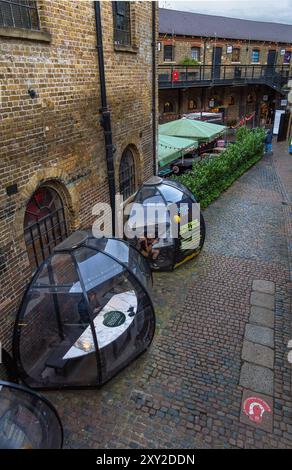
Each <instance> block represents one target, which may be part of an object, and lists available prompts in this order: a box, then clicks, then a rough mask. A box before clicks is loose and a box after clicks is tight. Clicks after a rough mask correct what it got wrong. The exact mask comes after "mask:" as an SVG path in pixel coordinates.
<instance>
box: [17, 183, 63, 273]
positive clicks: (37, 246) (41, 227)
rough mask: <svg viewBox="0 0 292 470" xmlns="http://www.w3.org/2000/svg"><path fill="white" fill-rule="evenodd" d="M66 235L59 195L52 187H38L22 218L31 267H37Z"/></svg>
mask: <svg viewBox="0 0 292 470" xmlns="http://www.w3.org/2000/svg"><path fill="white" fill-rule="evenodd" d="M67 236H68V230H67V224H66V218H65V211H64V207H63V203H62V200H61V198H60V196H59V195H58V194H57V192H56V191H54V190H53V189H52V188H45V187H42V188H40V189H39V190H37V191H36V192H35V193H34V195H33V196H32V198H31V199H30V201H29V202H28V205H27V208H26V213H25V220H24V238H25V243H26V248H27V252H28V257H29V260H30V263H31V266H32V267H33V269H35V268H38V267H39V266H40V264H41V263H42V262H43V261H44V260H45V259H46V258H47V257H48V256H49V255H50V254H51V253H52V252H53V249H54V247H55V246H56V245H58V244H59V243H60V242H61V241H63V240H64V239H65V238H66V237H67Z"/></svg>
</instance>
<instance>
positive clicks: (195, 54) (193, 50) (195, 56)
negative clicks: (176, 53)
mask: <svg viewBox="0 0 292 470" xmlns="http://www.w3.org/2000/svg"><path fill="white" fill-rule="evenodd" d="M191 56H192V59H193V60H197V61H199V60H200V48H199V47H192V48H191Z"/></svg>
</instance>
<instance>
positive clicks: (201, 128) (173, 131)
mask: <svg viewBox="0 0 292 470" xmlns="http://www.w3.org/2000/svg"><path fill="white" fill-rule="evenodd" d="M225 129H226V127H225V126H220V125H219V124H212V123H210V122H204V121H196V120H193V119H187V118H182V119H178V120H176V121H171V122H167V123H166V124H161V125H160V126H159V134H160V135H171V136H176V137H187V138H190V139H197V140H199V141H201V142H202V141H205V142H206V141H210V140H213V139H215V137H217V136H219V135H220V134H222V133H223V132H224V131H225Z"/></svg>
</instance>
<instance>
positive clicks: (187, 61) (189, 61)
mask: <svg viewBox="0 0 292 470" xmlns="http://www.w3.org/2000/svg"><path fill="white" fill-rule="evenodd" d="M179 65H199V62H198V61H197V60H196V59H191V58H190V57H184V58H183V59H182V60H181V61H180V63H179Z"/></svg>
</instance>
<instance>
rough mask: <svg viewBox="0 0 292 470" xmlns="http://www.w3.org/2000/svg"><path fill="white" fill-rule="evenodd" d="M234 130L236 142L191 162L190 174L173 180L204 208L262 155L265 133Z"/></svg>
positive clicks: (255, 130) (257, 130)
mask: <svg viewBox="0 0 292 470" xmlns="http://www.w3.org/2000/svg"><path fill="white" fill-rule="evenodd" d="M242 129H244V130H241V129H240V132H238V131H237V141H236V143H235V144H233V145H230V146H229V147H228V148H227V149H226V150H225V151H224V152H222V153H221V154H220V155H218V156H217V157H214V158H213V159H211V160H202V161H201V162H198V163H194V164H193V168H192V170H191V172H189V173H185V174H183V175H181V176H176V177H173V178H174V179H176V180H178V181H180V182H181V183H182V184H184V185H185V186H186V187H187V188H189V190H190V191H191V192H192V193H193V194H194V195H195V197H196V199H197V201H198V202H200V204H201V207H202V208H203V209H204V208H205V207H206V206H208V204H210V202H212V201H213V200H214V199H216V198H217V197H218V196H219V195H220V194H221V193H222V191H224V190H226V189H227V188H228V187H229V186H231V184H232V183H233V182H234V181H235V180H236V179H237V178H239V176H241V175H242V174H243V173H244V172H245V171H247V170H248V168H250V167H251V166H252V165H254V164H255V163H256V162H257V161H258V160H260V159H261V158H262V156H263V150H264V145H263V141H264V136H265V131H264V130H263V129H260V128H257V129H252V130H248V129H246V128H242Z"/></svg>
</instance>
